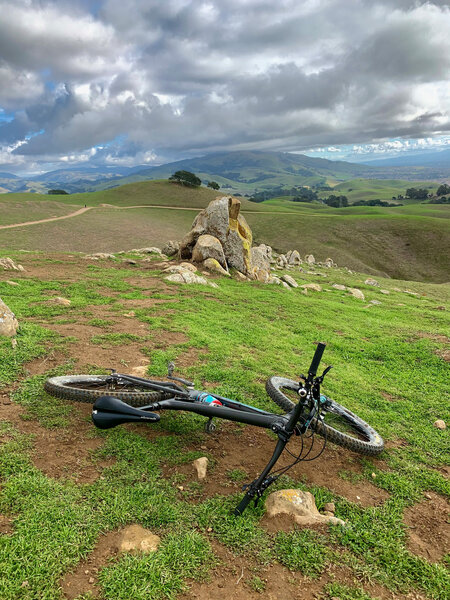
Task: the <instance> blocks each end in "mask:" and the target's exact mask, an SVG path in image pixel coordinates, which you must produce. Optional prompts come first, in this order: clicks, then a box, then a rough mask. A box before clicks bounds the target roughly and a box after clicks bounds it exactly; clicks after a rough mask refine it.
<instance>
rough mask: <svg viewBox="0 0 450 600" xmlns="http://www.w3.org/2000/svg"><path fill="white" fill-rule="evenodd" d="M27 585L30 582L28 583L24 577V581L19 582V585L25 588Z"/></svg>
mask: <svg viewBox="0 0 450 600" xmlns="http://www.w3.org/2000/svg"><path fill="white" fill-rule="evenodd" d="M29 585H30V584H29V583H28V580H27V579H25V581H22V583H21V584H20V587H21V588H26V587H28V586H29Z"/></svg>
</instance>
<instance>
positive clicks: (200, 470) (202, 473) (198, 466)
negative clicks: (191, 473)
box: [192, 456, 209, 479]
mask: <svg viewBox="0 0 450 600" xmlns="http://www.w3.org/2000/svg"><path fill="white" fill-rule="evenodd" d="M208 462H209V461H208V459H207V458H206V456H202V457H201V458H197V459H196V460H194V462H193V463H192V464H193V465H194V469H195V470H196V471H197V477H198V478H199V479H205V477H206V470H207V468H208Z"/></svg>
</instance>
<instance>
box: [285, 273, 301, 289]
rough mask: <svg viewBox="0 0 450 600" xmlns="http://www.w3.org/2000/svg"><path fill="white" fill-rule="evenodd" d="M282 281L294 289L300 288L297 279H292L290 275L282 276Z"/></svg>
mask: <svg viewBox="0 0 450 600" xmlns="http://www.w3.org/2000/svg"><path fill="white" fill-rule="evenodd" d="M281 280H282V281H285V282H286V283H287V284H288V285H290V286H291V287H293V288H296V287H298V283H297V282H296V281H295V279H294V278H293V277H291V276H290V275H282V276H281Z"/></svg>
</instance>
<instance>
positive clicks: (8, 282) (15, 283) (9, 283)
mask: <svg viewBox="0 0 450 600" xmlns="http://www.w3.org/2000/svg"><path fill="white" fill-rule="evenodd" d="M5 283H7V284H8V285H19V284H18V283H17V282H16V281H5Z"/></svg>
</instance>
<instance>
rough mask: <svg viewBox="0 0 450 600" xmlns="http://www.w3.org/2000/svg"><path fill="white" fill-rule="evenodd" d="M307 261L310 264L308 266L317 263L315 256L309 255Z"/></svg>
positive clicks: (306, 257)
mask: <svg viewBox="0 0 450 600" xmlns="http://www.w3.org/2000/svg"><path fill="white" fill-rule="evenodd" d="M305 261H306V262H307V263H308V265H314V264H315V263H316V259H315V258H314V255H313V254H307V255H306V256H305Z"/></svg>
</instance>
